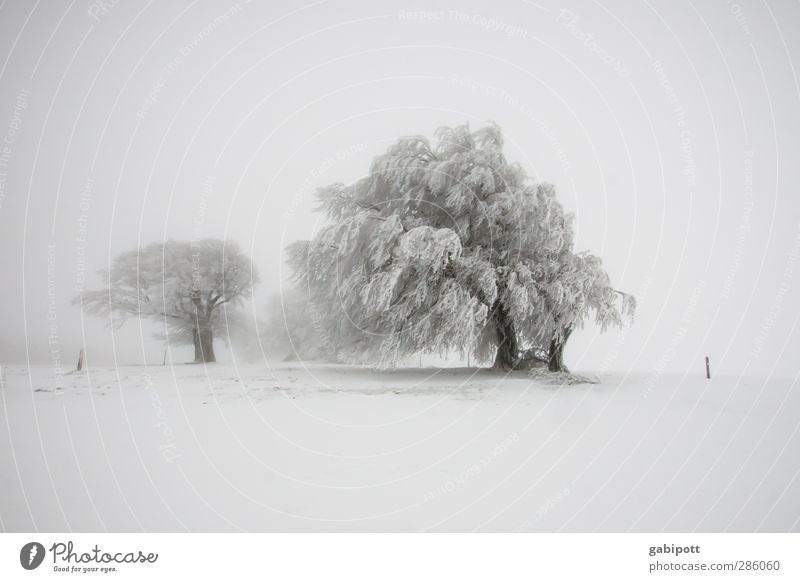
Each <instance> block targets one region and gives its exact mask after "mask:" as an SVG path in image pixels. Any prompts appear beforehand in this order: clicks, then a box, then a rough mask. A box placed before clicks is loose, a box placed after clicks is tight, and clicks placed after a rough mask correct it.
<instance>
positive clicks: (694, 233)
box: [0, 0, 800, 377]
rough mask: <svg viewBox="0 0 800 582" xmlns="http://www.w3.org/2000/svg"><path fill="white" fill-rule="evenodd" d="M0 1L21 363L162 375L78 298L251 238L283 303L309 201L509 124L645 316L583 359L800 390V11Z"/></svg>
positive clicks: (773, 5) (510, 135)
mask: <svg viewBox="0 0 800 582" xmlns="http://www.w3.org/2000/svg"><path fill="white" fill-rule="evenodd" d="M0 6H1V7H0V79H1V80H0V141H2V143H0V272H2V274H3V277H4V279H5V280H4V283H3V285H2V302H1V303H0V362H5V363H9V362H14V363H20V362H25V361H26V360H27V359H28V358H30V361H32V362H40V363H48V362H49V361H50V359H51V355H50V351H51V348H52V349H57V350H58V352H59V353H60V354H61V357H62V358H63V359H64V360H69V366H71V365H72V360H74V359H75V358H76V354H77V351H78V349H79V347H80V346H81V345H86V346H87V350H89V352H90V354H91V357H92V361H93V362H94V363H95V364H101V363H102V364H112V363H114V362H115V361H116V362H119V363H135V362H141V361H143V359H144V358H145V357H148V358H152V359H154V360H157V359H159V358H160V354H161V352H162V349H163V347H162V346H161V344H160V343H159V342H158V341H155V340H151V339H150V334H151V332H152V329H151V328H150V327H148V326H144V327H142V328H140V327H139V326H137V325H136V324H135V323H133V322H131V323H129V324H128V325H126V326H125V327H123V328H122V330H120V331H118V332H114V333H113V334H112V332H111V331H109V330H107V329H105V328H104V325H103V323H102V322H101V321H99V320H89V319H87V320H85V321H82V320H81V314H80V312H79V310H78V309H77V308H74V307H70V305H69V302H70V299H71V298H72V297H73V296H74V295H75V294H76V292H77V291H78V289H79V288H80V286H81V285H82V284H83V280H84V278H85V285H86V286H87V287H89V288H91V287H96V286H97V285H99V278H98V277H97V276H96V274H95V271H96V270H97V269H101V268H104V267H105V266H107V264H108V262H109V259H110V258H111V257H113V256H114V255H115V254H117V253H118V252H120V251H124V250H127V249H130V248H133V247H136V246H138V245H140V244H144V243H148V242H152V241H158V240H162V239H164V238H175V239H188V238H192V237H193V236H195V235H201V236H210V237H229V238H233V239H235V240H237V241H239V243H240V244H241V245H242V246H243V248H244V249H245V250H246V251H247V252H248V253H249V254H251V256H252V257H253V259H254V261H255V263H256V264H257V266H258V268H259V270H260V272H261V273H262V278H263V280H264V281H263V283H262V285H261V287H260V288H259V291H258V292H257V294H256V295H255V297H254V298H253V302H254V306H255V308H256V309H257V310H260V309H261V308H262V307H263V304H264V301H265V297H267V296H268V295H269V294H270V293H271V292H274V291H275V290H277V289H279V288H280V286H281V284H282V283H285V280H286V268H285V265H284V264H283V258H284V255H283V249H284V246H285V245H286V244H287V243H288V242H290V241H293V240H296V239H298V238H308V237H309V236H310V234H311V233H312V231H313V229H314V228H315V225H316V224H317V221H318V220H319V216H318V215H316V214H314V213H313V212H312V211H311V208H312V199H311V196H310V194H311V193H312V191H313V188H314V187H316V186H320V185H325V184H327V183H330V182H334V181H343V182H348V181H351V180H354V179H356V178H358V177H359V176H361V175H362V174H363V173H364V172H365V171H366V170H367V168H368V166H369V163H370V161H371V160H372V158H373V157H374V156H375V155H376V154H378V153H379V152H381V151H383V150H384V149H385V148H386V147H387V145H388V144H389V143H390V142H391V141H393V140H394V139H396V138H397V137H399V136H401V135H405V134H418V133H422V134H427V135H432V133H433V131H434V130H435V129H436V127H438V126H440V125H453V124H459V123H464V122H469V123H470V125H471V126H472V127H474V128H478V127H480V126H481V125H482V124H484V123H485V122H486V121H487V120H493V121H495V122H497V123H498V124H499V125H500V126H501V127H502V128H503V130H504V133H505V136H506V141H507V148H508V154H509V157H510V158H512V159H516V160H519V161H520V162H521V163H522V164H523V165H524V166H525V167H526V168H527V169H528V171H529V173H530V174H531V175H532V176H534V177H536V178H537V179H540V180H545V181H548V182H552V183H554V184H556V185H557V186H558V188H559V192H560V197H561V199H562V201H563V203H564V204H565V206H566V207H567V208H568V209H570V210H571V211H574V212H575V213H576V215H577V225H578V234H577V247H578V248H579V249H587V250H591V251H592V252H594V253H596V254H598V255H600V256H601V257H602V258H603V259H604V261H605V265H606V267H607V270H608V272H609V274H610V275H611V278H612V281H613V283H614V284H615V285H616V286H617V287H618V288H620V289H623V290H626V291H628V292H631V293H633V294H635V295H636V296H637V298H638V299H639V312H638V316H637V319H636V323H635V325H634V326H633V327H632V328H630V329H629V330H627V331H624V332H609V333H607V334H605V335H602V336H601V335H598V330H597V329H595V328H594V327H593V326H592V325H587V326H586V328H585V329H584V330H582V331H581V332H580V333H578V334H576V335H575V336H573V337H574V340H572V341H571V345H570V346H569V349H568V353H567V362H568V364H570V365H571V366H572V367H573V368H577V369H582V370H593V371H606V370H639V371H645V372H649V373H651V374H657V373H660V372H661V371H663V372H664V373H666V372H688V373H691V374H702V373H703V363H702V360H703V356H705V355H709V356H710V357H711V360H712V365H713V367H714V370H715V372H719V373H730V374H741V373H745V374H753V375H760V376H768V375H771V374H780V375H784V376H791V377H794V376H796V375H797V370H798V365H797V363H796V357H797V356H796V355H797V354H798V353H800V333H798V330H797V319H798V314H800V267H798V265H797V261H798V258H799V255H800V195H799V193H798V186H800V164H798V160H799V159H800V151H799V150H800V147H799V146H800V139H799V138H798V136H800V102H799V100H800V87H799V86H798V78H797V74H796V71H795V60H796V58H797V56H798V55H799V54H800V39H798V37H797V35H796V34H795V33H796V24H797V23H798V22H800V6H798V4H797V2H788V1H787V2H770V3H769V4H767V3H765V2H757V1H749V0H743V1H741V2H738V3H737V2H726V1H724V0H718V1H717V0H714V1H705V2H684V1H677V2H669V3H657V2H648V1H642V2H629V1H623V0H616V1H611V2H573V1H572V0H564V1H563V2H558V3H554V2H545V1H542V2H536V3H534V2H528V1H525V0H508V1H505V2H458V3H455V2H451V3H447V2H421V1H416V2H414V1H412V2H357V1H318V2H313V3H309V4H306V5H302V4H301V3H291V2H268V3H266V2H265V3H256V2H253V3H247V2H244V1H240V2H237V3H228V2H202V1H197V2H180V1H176V2H168V3H165V2H149V3H144V2H135V1H132V0H120V1H119V2H115V1H114V0H111V1H106V2H99V1H97V2H89V1H88V0H73V1H72V2H66V1H65V2H58V1H50V2H46V3H39V2H35V3H34V2H29V1H24V0H6V1H5V2H3V3H2V4H1V5H0ZM48 337H51V338H52V339H51V341H50V342H48ZM112 340H113V341H112ZM187 357H188V355H187Z"/></svg>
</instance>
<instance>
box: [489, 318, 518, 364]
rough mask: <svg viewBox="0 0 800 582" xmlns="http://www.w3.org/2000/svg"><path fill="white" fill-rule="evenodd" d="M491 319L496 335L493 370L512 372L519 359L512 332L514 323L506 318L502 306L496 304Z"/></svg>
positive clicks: (514, 333) (515, 338)
mask: <svg viewBox="0 0 800 582" xmlns="http://www.w3.org/2000/svg"><path fill="white" fill-rule="evenodd" d="M492 319H494V322H495V332H496V334H497V354H495V357H494V366H492V367H493V368H494V369H495V370H503V371H508V370H513V369H514V367H515V366H516V365H517V359H518V357H519V347H518V345H517V334H516V332H515V331H514V323H513V322H512V321H511V318H510V317H509V316H508V312H507V311H506V310H505V308H504V307H503V305H502V304H500V303H499V302H498V303H497V304H496V306H495V309H494V310H493V315H492Z"/></svg>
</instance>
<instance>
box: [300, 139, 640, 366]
mask: <svg viewBox="0 0 800 582" xmlns="http://www.w3.org/2000/svg"><path fill="white" fill-rule="evenodd" d="M436 137H437V141H436V143H434V144H431V142H430V141H429V140H428V139H427V138H425V137H422V136H410V137H405V138H401V139H400V140H398V141H397V142H396V143H395V144H394V145H392V146H390V147H389V148H388V150H387V151H386V153H385V154H383V155H380V156H378V157H377V158H376V159H375V160H374V161H373V163H372V165H371V167H370V173H369V175H367V176H366V177H364V178H362V179H360V180H358V181H356V182H354V183H353V184H350V185H344V184H333V185H331V186H328V187H326V188H322V189H320V190H319V191H318V192H317V197H318V201H319V205H318V208H319V210H321V211H322V212H323V213H325V215H326V216H327V218H328V222H327V223H326V225H325V226H324V227H323V228H322V229H321V230H320V231H319V232H318V233H317V234H316V235H315V236H314V237H313V238H312V239H311V240H309V241H300V242H297V243H294V244H293V245H291V246H290V248H289V261H290V264H291V266H292V267H293V270H294V273H295V276H296V278H297V280H298V282H300V283H301V285H302V286H303V288H304V289H305V290H306V291H307V292H308V294H309V297H310V300H311V301H312V302H313V303H314V304H315V305H317V306H321V307H323V308H324V312H325V317H324V319H325V329H326V330H328V331H329V332H330V337H331V338H333V343H334V344H335V346H336V349H337V351H339V352H340V354H339V356H340V357H346V358H363V359H364V360H366V361H369V362H372V363H375V362H377V363H380V364H382V365H392V363H393V362H395V361H396V360H397V359H398V358H400V357H403V356H407V355H409V354H412V353H415V352H417V351H426V352H437V351H444V350H449V349H457V350H463V349H469V350H471V351H472V352H473V353H474V354H475V356H476V357H477V358H479V359H481V360H484V361H486V360H490V359H492V358H493V359H494V365H495V366H496V367H497V368H501V369H514V368H523V367H532V366H538V365H546V366H547V367H549V369H550V370H552V371H558V370H566V366H565V365H564V362H563V350H564V345H565V344H566V342H567V340H568V339H569V337H570V335H571V333H572V332H573V330H574V329H576V328H578V327H580V326H581V325H583V322H584V321H585V320H586V319H587V318H589V317H591V316H593V318H594V320H595V321H596V322H597V323H598V324H599V325H600V327H601V328H602V329H603V330H605V329H606V328H607V327H609V326H612V325H613V326H622V325H623V324H624V323H625V320H626V319H628V318H632V316H633V313H634V310H635V301H634V300H633V298H632V297H631V296H629V295H626V294H624V293H621V292H619V291H617V290H615V289H614V288H613V287H612V286H611V284H610V282H609V279H608V275H607V274H606V272H605V270H604V269H603V267H602V263H601V261H600V259H599V258H597V257H595V256H593V255H590V254H588V253H576V252H575V251H574V248H573V247H574V230H573V217H572V215H570V214H569V213H567V212H565V211H564V209H563V207H562V206H561V203H560V202H559V201H558V197H557V195H556V189H555V187H554V186H552V185H551V184H546V183H536V182H533V181H532V180H530V179H528V178H527V176H526V175H525V172H524V171H523V170H522V168H521V167H520V166H519V165H518V164H515V163H509V162H508V161H507V160H506V158H505V156H504V154H503V138H502V133H501V131H500V129H499V128H498V127H497V126H495V125H493V124H490V125H489V126H487V127H485V128H483V129H480V130H478V131H474V132H473V131H470V129H469V127H468V126H466V125H464V126H458V127H453V128H441V129H440V130H438V131H437V132H436Z"/></svg>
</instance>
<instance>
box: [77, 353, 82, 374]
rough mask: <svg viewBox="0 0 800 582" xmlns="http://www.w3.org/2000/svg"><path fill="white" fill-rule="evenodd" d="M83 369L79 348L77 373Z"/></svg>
mask: <svg viewBox="0 0 800 582" xmlns="http://www.w3.org/2000/svg"><path fill="white" fill-rule="evenodd" d="M82 369H83V348H81V351H80V353H79V354H78V372H80V371H81V370H82Z"/></svg>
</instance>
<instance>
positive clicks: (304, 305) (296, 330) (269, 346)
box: [260, 288, 337, 362]
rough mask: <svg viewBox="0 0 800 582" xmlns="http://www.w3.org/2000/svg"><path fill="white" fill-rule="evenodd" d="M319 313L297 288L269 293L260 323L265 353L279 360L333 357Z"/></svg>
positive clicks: (332, 359)
mask: <svg viewBox="0 0 800 582" xmlns="http://www.w3.org/2000/svg"><path fill="white" fill-rule="evenodd" d="M325 323H326V318H324V317H323V316H321V315H320V313H319V312H318V310H317V309H316V308H315V306H314V305H311V304H310V303H309V301H308V295H307V293H304V292H303V290H301V289H294V288H288V289H286V290H284V292H283V293H281V294H275V295H273V296H272V297H270V299H269V301H268V302H267V305H266V309H265V319H264V321H263V323H262V324H261V325H260V328H261V334H260V335H261V343H262V346H263V349H264V351H265V352H266V353H268V354H270V355H272V356H275V357H278V358H280V359H283V360H303V361H325V362H335V361H337V353H336V346H335V345H333V343H332V342H331V340H330V338H329V337H328V333H327V331H326V329H325V328H324V325H325Z"/></svg>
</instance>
